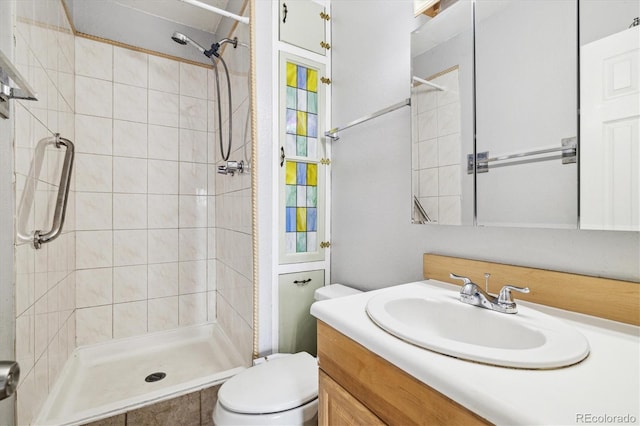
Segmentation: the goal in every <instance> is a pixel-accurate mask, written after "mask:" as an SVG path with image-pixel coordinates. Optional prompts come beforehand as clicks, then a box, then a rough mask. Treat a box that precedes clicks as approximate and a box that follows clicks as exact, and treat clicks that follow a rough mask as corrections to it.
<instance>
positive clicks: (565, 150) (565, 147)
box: [467, 137, 578, 174]
mask: <svg viewBox="0 0 640 426" xmlns="http://www.w3.org/2000/svg"><path fill="white" fill-rule="evenodd" d="M577 148H578V142H577V138H576V137H571V138H564V139H562V145H561V146H558V147H554V148H545V149H538V150H535V151H528V152H520V153H517V154H508V155H499V156H496V157H491V158H489V151H484V152H478V153H477V154H476V161H477V170H476V171H477V172H478V173H487V172H488V171H489V163H492V162H498V161H505V160H513V159H517V158H524V157H532V156H536V155H542V154H550V153H554V152H559V151H561V152H562V155H561V156H560V159H562V164H571V163H575V162H576V152H577ZM557 158H558V157H557V156H555V157H549V158H543V159H529V160H523V161H524V162H533V161H542V160H554V159H557ZM514 164H519V162H515V163H514ZM473 166H474V161H473V154H469V155H467V174H472V173H473Z"/></svg>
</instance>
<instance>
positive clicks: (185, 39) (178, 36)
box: [171, 31, 210, 56]
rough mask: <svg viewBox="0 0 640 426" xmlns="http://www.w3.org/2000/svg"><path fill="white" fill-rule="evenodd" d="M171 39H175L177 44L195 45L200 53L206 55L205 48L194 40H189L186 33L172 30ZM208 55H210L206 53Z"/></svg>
mask: <svg viewBox="0 0 640 426" xmlns="http://www.w3.org/2000/svg"><path fill="white" fill-rule="evenodd" d="M171 39H172V40H173V41H175V42H176V43H178V44H181V45H183V46H184V45H186V44H187V43H189V44H191V45H193V47H195V48H196V49H198V50H199V51H200V53H204V54H205V55H206V53H205V52H206V50H205V48H204V47H202V46H200V45H199V44H198V43H196V42H195V41H193V40H191V39H190V38H189V37H187V36H186V35H184V34H182V33H179V32H177V31H176V32H174V33H173V35H172V36H171ZM207 56H210V55H207Z"/></svg>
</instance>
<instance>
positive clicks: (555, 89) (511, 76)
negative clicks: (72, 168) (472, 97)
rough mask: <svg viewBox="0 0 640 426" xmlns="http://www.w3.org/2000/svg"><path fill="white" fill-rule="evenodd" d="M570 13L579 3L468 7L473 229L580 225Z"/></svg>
mask: <svg viewBox="0 0 640 426" xmlns="http://www.w3.org/2000/svg"><path fill="white" fill-rule="evenodd" d="M577 16H578V3H577V0H565V1H557V0H517V1H515V0H513V1H509V0H506V1H495V0H476V1H475V46H476V55H475V77H476V110H475V113H476V153H477V161H476V167H477V173H476V202H477V224H478V225H479V226H487V225H488V226H517V227H540V228H576V227H577V224H578V167H577V163H576V156H575V147H576V145H577V136H578V104H577V102H578V95H577V89H578V80H577V78H578V70H577V64H578V62H577V52H578V49H577V28H578V21H577ZM564 148H567V149H564Z"/></svg>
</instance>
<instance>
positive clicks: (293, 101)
mask: <svg viewBox="0 0 640 426" xmlns="http://www.w3.org/2000/svg"><path fill="white" fill-rule="evenodd" d="M297 92H298V90H297V89H296V88H294V87H289V86H287V108H291V109H296V107H297V106H298V100H297Z"/></svg>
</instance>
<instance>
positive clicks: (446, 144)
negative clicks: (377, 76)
mask: <svg viewBox="0 0 640 426" xmlns="http://www.w3.org/2000/svg"><path fill="white" fill-rule="evenodd" d="M472 16H473V15H472V2H470V1H459V2H457V3H454V4H452V5H451V6H449V7H448V8H446V9H444V10H442V11H441V12H440V13H439V14H438V15H437V16H436V17H435V18H432V19H429V18H426V17H420V18H419V19H424V20H425V21H426V22H424V23H423V24H422V25H421V26H420V27H419V28H418V29H417V30H415V31H414V32H413V33H412V34H411V125H412V129H411V135H412V136H411V138H412V140H411V146H412V194H413V200H412V203H413V204H412V205H413V215H412V221H413V223H439V224H445V225H472V224H473V219H474V218H473V212H474V206H473V203H474V200H473V197H474V194H473V175H472V174H467V172H466V154H467V153H470V152H473V21H472Z"/></svg>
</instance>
